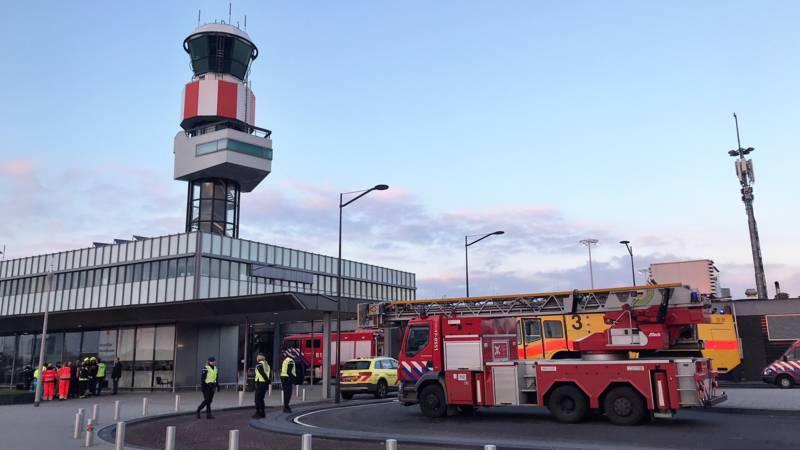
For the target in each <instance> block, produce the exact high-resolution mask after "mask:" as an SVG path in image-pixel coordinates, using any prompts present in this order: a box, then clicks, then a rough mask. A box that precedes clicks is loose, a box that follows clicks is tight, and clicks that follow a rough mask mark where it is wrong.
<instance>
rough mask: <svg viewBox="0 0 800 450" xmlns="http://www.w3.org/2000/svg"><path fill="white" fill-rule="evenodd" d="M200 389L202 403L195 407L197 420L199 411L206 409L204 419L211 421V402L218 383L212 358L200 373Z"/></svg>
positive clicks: (215, 364)
mask: <svg viewBox="0 0 800 450" xmlns="http://www.w3.org/2000/svg"><path fill="white" fill-rule="evenodd" d="M200 387H201V388H202V391H203V403H200V406H198V407H197V418H198V419H199V418H200V411H201V410H202V409H203V408H204V407H205V408H206V419H213V418H214V416H212V415H211V402H213V401H214V392H218V391H219V381H217V359H216V358H214V357H213V356H209V357H208V361H207V362H206V365H205V367H203V370H202V372H200Z"/></svg>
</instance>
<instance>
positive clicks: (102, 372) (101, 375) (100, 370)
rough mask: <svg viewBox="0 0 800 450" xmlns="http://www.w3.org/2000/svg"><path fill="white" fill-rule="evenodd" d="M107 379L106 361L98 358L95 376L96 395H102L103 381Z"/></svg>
mask: <svg viewBox="0 0 800 450" xmlns="http://www.w3.org/2000/svg"><path fill="white" fill-rule="evenodd" d="M105 381H106V363H104V362H103V360H102V359H100V358H97V376H96V377H95V380H94V382H95V387H94V395H97V396H98V397H99V396H100V393H101V392H102V391H103V383H104V382H105Z"/></svg>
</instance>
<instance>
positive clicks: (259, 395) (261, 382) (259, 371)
mask: <svg viewBox="0 0 800 450" xmlns="http://www.w3.org/2000/svg"><path fill="white" fill-rule="evenodd" d="M271 382H272V370H271V369H270V367H269V364H268V363H267V358H266V357H265V356H264V354H263V353H259V354H258V356H256V370H255V383H256V396H255V400H256V413H255V414H253V418H256V419H260V418H263V417H266V413H265V411H264V410H265V408H266V405H265V404H264V396H265V395H267V388H268V387H269V384H270V383H271Z"/></svg>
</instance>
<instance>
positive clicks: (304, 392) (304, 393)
mask: <svg viewBox="0 0 800 450" xmlns="http://www.w3.org/2000/svg"><path fill="white" fill-rule="evenodd" d="M303 401H306V388H303Z"/></svg>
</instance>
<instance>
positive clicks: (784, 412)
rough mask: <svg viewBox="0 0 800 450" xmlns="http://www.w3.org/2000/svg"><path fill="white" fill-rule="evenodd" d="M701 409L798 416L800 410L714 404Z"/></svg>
mask: <svg viewBox="0 0 800 450" xmlns="http://www.w3.org/2000/svg"><path fill="white" fill-rule="evenodd" d="M703 411H706V412H713V413H719V414H743V415H751V416H800V410H796V409H762V408H739V407H733V406H731V407H727V406H716V407H714V408H707V409H704V410H703Z"/></svg>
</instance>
